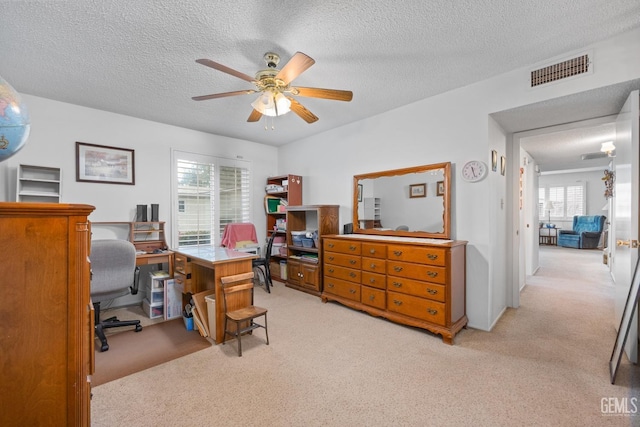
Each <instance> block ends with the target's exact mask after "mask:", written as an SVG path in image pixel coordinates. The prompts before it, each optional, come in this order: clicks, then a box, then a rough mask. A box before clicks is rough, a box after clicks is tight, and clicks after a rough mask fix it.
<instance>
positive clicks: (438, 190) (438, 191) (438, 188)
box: [436, 181, 444, 196]
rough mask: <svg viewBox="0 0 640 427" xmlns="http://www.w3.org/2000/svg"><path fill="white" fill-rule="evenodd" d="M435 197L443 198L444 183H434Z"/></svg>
mask: <svg viewBox="0 0 640 427" xmlns="http://www.w3.org/2000/svg"><path fill="white" fill-rule="evenodd" d="M436 196H444V181H438V182H437V183H436Z"/></svg>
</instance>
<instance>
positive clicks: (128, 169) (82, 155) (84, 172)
mask: <svg viewBox="0 0 640 427" xmlns="http://www.w3.org/2000/svg"><path fill="white" fill-rule="evenodd" d="M134 166H135V165H134V151H133V150H129V149H127V148H119V147H108V146H106V145H96V144H86V143H84V142H76V181H78V182H103V183H107V184H129V185H134V184H135V182H136V181H135V167H134Z"/></svg>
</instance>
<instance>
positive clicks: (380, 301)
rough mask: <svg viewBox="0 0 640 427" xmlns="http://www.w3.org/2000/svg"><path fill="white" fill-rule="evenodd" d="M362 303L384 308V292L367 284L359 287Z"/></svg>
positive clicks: (385, 305)
mask: <svg viewBox="0 0 640 427" xmlns="http://www.w3.org/2000/svg"><path fill="white" fill-rule="evenodd" d="M360 294H361V298H362V301H361V302H362V303H363V304H366V305H370V306H372V307H376V308H379V309H381V310H384V309H385V308H386V307H387V303H386V293H385V291H383V290H381V289H374V288H370V287H368V286H361V287H360Z"/></svg>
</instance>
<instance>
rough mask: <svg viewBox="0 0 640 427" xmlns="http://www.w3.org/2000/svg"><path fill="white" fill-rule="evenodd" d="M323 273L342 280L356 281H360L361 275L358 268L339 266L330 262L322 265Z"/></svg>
mask: <svg viewBox="0 0 640 427" xmlns="http://www.w3.org/2000/svg"><path fill="white" fill-rule="evenodd" d="M324 275H325V276H330V277H335V278H338V279H343V280H350V281H352V282H356V283H360V278H361V277H362V276H361V275H362V273H361V271H360V270H354V269H352V268H347V267H340V266H337V265H331V264H325V265H324Z"/></svg>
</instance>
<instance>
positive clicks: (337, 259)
mask: <svg viewBox="0 0 640 427" xmlns="http://www.w3.org/2000/svg"><path fill="white" fill-rule="evenodd" d="M324 262H326V263H327V264H333V265H341V266H343V267H350V268H360V265H361V261H360V256H359V255H351V254H341V253H338V252H325V253H324Z"/></svg>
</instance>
